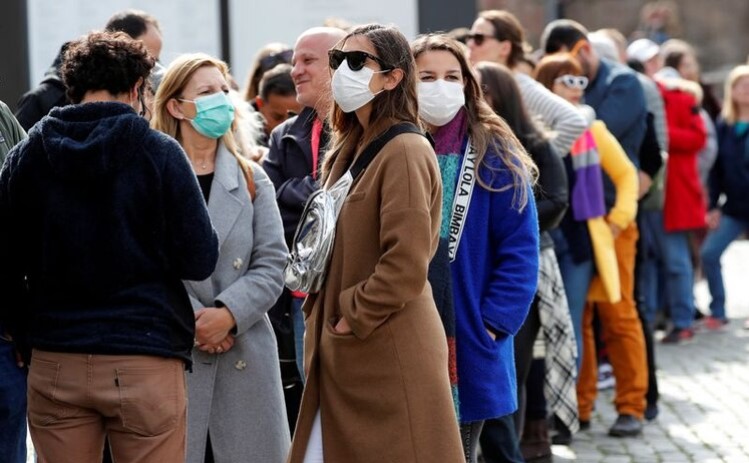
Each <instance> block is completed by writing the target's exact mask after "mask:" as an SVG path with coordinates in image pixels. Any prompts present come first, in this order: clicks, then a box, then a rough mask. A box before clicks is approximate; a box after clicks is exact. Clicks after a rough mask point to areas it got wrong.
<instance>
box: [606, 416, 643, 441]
mask: <svg viewBox="0 0 749 463" xmlns="http://www.w3.org/2000/svg"><path fill="white" fill-rule="evenodd" d="M640 433H642V421H640V420H638V419H637V418H635V417H634V416H632V415H619V417H618V418H617V419H616V423H614V425H613V426H611V429H609V436H612V437H633V436H638V435H640Z"/></svg>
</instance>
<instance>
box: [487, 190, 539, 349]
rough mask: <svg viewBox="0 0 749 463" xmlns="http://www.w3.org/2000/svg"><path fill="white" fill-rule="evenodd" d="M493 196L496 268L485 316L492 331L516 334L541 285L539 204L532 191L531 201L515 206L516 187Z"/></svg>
mask: <svg viewBox="0 0 749 463" xmlns="http://www.w3.org/2000/svg"><path fill="white" fill-rule="evenodd" d="M526 188H528V189H530V187H529V186H527V187H526ZM491 196H492V200H491V207H492V210H491V224H490V233H491V239H490V241H489V242H490V243H491V247H492V248H493V251H491V252H492V254H493V255H492V263H493V269H492V271H491V274H490V276H489V280H488V285H487V287H486V288H485V289H484V291H483V293H484V294H483V297H482V299H481V316H482V318H483V320H484V324H485V325H486V326H487V328H489V329H490V330H491V331H492V332H494V333H498V334H499V333H502V334H508V335H515V334H517V332H518V331H519V330H520V327H521V326H522V325H523V322H524V321H525V317H526V316H527V315H528V309H529V308H530V305H531V302H532V301H533V297H534V295H535V294H536V288H537V285H538V265H539V264H538V256H539V234H538V217H537V214H536V204H535V201H534V200H533V198H532V196H531V195H530V194H529V196H530V200H529V202H528V204H527V205H526V206H525V208H523V209H522V210H518V209H517V207H516V206H513V196H514V189H509V190H505V191H502V192H494V193H492V194H491Z"/></svg>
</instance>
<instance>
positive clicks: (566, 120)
mask: <svg viewBox="0 0 749 463" xmlns="http://www.w3.org/2000/svg"><path fill="white" fill-rule="evenodd" d="M517 82H518V86H519V88H520V93H521V94H522V96H523V103H524V104H525V106H526V107H527V108H528V111H530V113H531V114H533V115H534V116H538V117H540V118H541V119H542V120H543V122H544V124H545V125H546V126H547V127H548V128H549V129H551V130H552V131H553V132H554V133H555V136H554V138H553V139H552V141H551V144H552V145H553V146H554V149H555V150H556V153H557V154H558V155H560V156H564V155H566V154H567V153H569V152H570V148H572V144H573V143H575V140H577V139H578V138H579V137H580V135H582V134H583V132H585V129H586V128H587V127H588V124H587V123H586V121H585V118H584V117H583V115H582V114H580V111H578V110H577V109H576V108H575V107H574V106H573V105H572V104H571V103H569V102H568V101H566V100H565V99H563V98H561V97H560V96H558V95H555V94H554V93H552V92H551V91H549V90H548V89H547V88H546V87H544V86H543V85H541V84H539V83H538V82H536V81H535V80H533V79H532V78H530V77H527V76H518V78H517Z"/></svg>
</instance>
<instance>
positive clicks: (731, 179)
mask: <svg viewBox="0 0 749 463" xmlns="http://www.w3.org/2000/svg"><path fill="white" fill-rule="evenodd" d="M715 130H716V132H717V134H718V157H717V158H716V159H715V164H714V165H713V168H712V169H711V170H710V178H709V180H708V185H709V190H710V199H709V202H708V209H709V210H713V209H717V208H718V207H719V200H720V197H721V195H725V199H726V202H725V203H724V204H723V205H722V206H720V209H721V211H722V212H723V214H726V215H729V216H731V217H734V218H736V219H740V220H749V201H747V197H748V196H749V132H744V134H742V135H741V136H739V135H738V134H737V133H736V128H735V126H734V125H729V124H726V122H725V121H723V120H719V121H718V125H717V127H716V128H715Z"/></svg>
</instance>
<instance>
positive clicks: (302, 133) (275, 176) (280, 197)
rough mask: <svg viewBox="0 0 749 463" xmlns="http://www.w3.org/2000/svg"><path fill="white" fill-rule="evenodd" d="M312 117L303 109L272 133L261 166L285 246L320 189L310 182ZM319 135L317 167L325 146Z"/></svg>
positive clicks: (292, 236) (311, 111)
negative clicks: (271, 190) (278, 215)
mask: <svg viewBox="0 0 749 463" xmlns="http://www.w3.org/2000/svg"><path fill="white" fill-rule="evenodd" d="M315 117H317V116H316V115H315V111H314V110H313V109H312V108H304V110H303V111H302V112H301V113H300V114H299V115H298V116H296V117H292V118H291V119H289V120H287V121H286V122H284V123H283V124H281V125H279V126H278V127H276V128H275V129H273V132H272V133H271V135H270V150H269V151H268V157H267V158H266V159H265V161H264V162H263V168H264V169H265V172H267V174H268V177H270V179H271V181H272V182H273V185H274V186H275V187H276V200H277V201H278V209H279V210H280V211H281V219H282V220H283V228H284V234H285V236H286V244H287V245H288V246H291V241H292V240H293V239H294V233H295V232H296V226H297V223H299V218H300V217H301V215H302V211H303V210H304V205H305V203H306V202H307V198H309V196H310V195H311V194H312V193H314V192H315V191H317V190H318V189H319V188H320V186H319V184H318V183H317V180H315V179H314V178H312V145H311V133H312V123H313V122H314V120H315ZM323 132H324V133H323V135H322V137H321V140H320V157H319V159H318V163H322V159H323V153H324V149H325V145H326V138H327V136H326V134H325V132H326V131H325V130H323ZM318 172H319V169H318Z"/></svg>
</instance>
